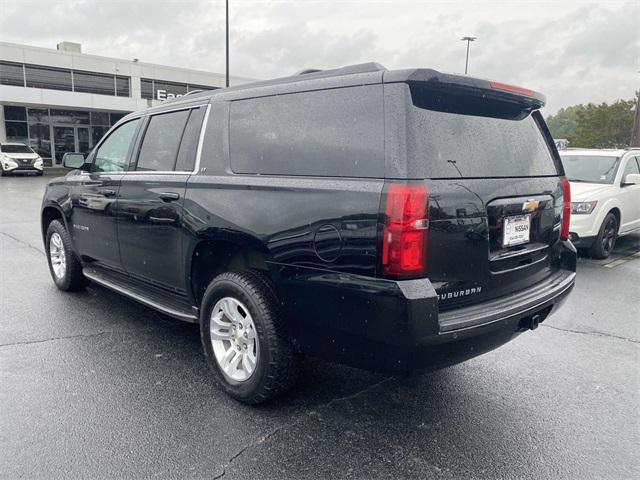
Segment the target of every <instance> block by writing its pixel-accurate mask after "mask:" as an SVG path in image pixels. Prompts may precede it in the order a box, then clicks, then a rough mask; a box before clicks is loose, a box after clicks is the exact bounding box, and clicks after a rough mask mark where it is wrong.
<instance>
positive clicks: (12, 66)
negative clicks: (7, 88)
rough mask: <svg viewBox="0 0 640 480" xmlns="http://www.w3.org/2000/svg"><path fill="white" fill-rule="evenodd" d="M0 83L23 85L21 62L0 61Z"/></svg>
mask: <svg viewBox="0 0 640 480" xmlns="http://www.w3.org/2000/svg"><path fill="white" fill-rule="evenodd" d="M0 85H17V86H20V87H24V72H23V71H22V64H21V63H11V62H0Z"/></svg>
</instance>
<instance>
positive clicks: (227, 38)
mask: <svg viewBox="0 0 640 480" xmlns="http://www.w3.org/2000/svg"><path fill="white" fill-rule="evenodd" d="M225 32H226V42H225V48H226V55H225V59H226V75H225V84H226V86H227V87H228V86H229V0H226V28H225Z"/></svg>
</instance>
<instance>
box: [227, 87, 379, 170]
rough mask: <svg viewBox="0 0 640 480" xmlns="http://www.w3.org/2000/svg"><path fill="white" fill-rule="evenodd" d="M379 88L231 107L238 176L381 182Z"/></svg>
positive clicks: (233, 155) (232, 144)
mask: <svg viewBox="0 0 640 480" xmlns="http://www.w3.org/2000/svg"><path fill="white" fill-rule="evenodd" d="M383 127H384V125H383V112H382V87H381V86H380V85H368V86H363V87H350V88H340V89H333V90H323V91H317V92H304V93H295V94H289V95H279V96H274V97H265V98H256V99H251V100H240V101H236V102H233V103H232V104H231V121H230V127H229V128H230V152H231V166H232V168H233V170H234V171H235V172H238V173H261V174H278V175H315V176H332V177H337V176H343V177H383V176H384V144H383V142H384V128H383Z"/></svg>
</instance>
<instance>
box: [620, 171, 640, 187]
mask: <svg viewBox="0 0 640 480" xmlns="http://www.w3.org/2000/svg"><path fill="white" fill-rule="evenodd" d="M622 185H623V186H624V185H640V174H638V173H630V174H628V175H627V176H626V177H624V180H623V181H622Z"/></svg>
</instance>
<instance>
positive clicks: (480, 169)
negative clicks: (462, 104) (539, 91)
mask: <svg viewBox="0 0 640 480" xmlns="http://www.w3.org/2000/svg"><path fill="white" fill-rule="evenodd" d="M411 114H412V115H411V117H412V118H411V121H410V135H409V143H410V148H412V150H413V151H412V152H411V154H412V155H414V156H415V157H416V158H418V159H420V161H422V162H425V164H426V166H427V169H426V172H427V173H426V175H427V176H428V177H430V178H459V177H528V176H536V175H557V174H558V170H557V167H556V165H555V162H554V160H553V157H552V156H551V151H550V149H549V146H548V145H547V142H546V141H545V138H544V136H543V134H542V131H541V130H540V126H539V125H538V123H537V122H536V120H535V119H534V118H533V116H532V115H528V116H527V117H525V118H524V119H521V120H510V119H505V118H493V117H487V116H478V115H466V114H460V113H445V112H440V111H434V110H429V109H426V108H420V107H416V106H414V107H413V108H412V109H411Z"/></svg>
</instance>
